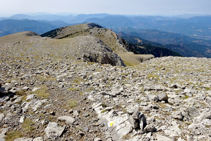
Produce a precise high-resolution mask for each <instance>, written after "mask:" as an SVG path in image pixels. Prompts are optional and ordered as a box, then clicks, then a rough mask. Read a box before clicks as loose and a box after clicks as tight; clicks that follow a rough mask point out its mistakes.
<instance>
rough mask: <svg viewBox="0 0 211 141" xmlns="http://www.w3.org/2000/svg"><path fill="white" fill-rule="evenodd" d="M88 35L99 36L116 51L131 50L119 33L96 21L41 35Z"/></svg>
mask: <svg viewBox="0 0 211 141" xmlns="http://www.w3.org/2000/svg"><path fill="white" fill-rule="evenodd" d="M87 35H90V36H94V37H96V38H99V39H100V40H102V41H103V42H104V43H105V44H106V45H107V46H109V47H110V48H111V49H112V50H113V51H114V52H116V53H118V52H127V51H130V46H129V45H128V44H127V43H126V42H125V40H124V39H122V38H121V37H120V36H119V35H117V34H116V33H115V32H113V31H112V30H111V29H106V28H103V27H101V26H100V25H97V24H94V23H86V24H79V25H73V26H67V27H62V28H58V29H55V30H52V31H49V32H47V33H44V34H42V35H41V36H42V37H51V38H55V39H63V38H73V37H76V36H87Z"/></svg>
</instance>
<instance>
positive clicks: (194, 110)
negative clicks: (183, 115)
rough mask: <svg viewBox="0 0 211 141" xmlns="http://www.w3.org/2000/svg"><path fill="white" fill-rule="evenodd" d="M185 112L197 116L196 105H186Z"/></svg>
mask: <svg viewBox="0 0 211 141" xmlns="http://www.w3.org/2000/svg"><path fill="white" fill-rule="evenodd" d="M186 112H187V113H188V115H189V116H190V117H192V118H193V117H197V116H199V111H198V110H197V109H196V107H188V108H187V110H186Z"/></svg>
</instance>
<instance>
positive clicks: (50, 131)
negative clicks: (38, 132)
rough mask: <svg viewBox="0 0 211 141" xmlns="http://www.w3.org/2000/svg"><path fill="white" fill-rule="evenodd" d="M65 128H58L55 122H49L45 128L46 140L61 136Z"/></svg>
mask: <svg viewBox="0 0 211 141" xmlns="http://www.w3.org/2000/svg"><path fill="white" fill-rule="evenodd" d="M64 129H65V127H59V126H58V125H57V123H56V122H49V124H48V126H47V127H46V128H45V133H46V135H47V137H48V138H55V137H59V136H61V134H62V133H63V132H64Z"/></svg>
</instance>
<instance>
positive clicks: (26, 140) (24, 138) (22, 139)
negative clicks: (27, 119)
mask: <svg viewBox="0 0 211 141" xmlns="http://www.w3.org/2000/svg"><path fill="white" fill-rule="evenodd" d="M14 141H33V139H32V138H26V137H23V138H18V139H15V140H14Z"/></svg>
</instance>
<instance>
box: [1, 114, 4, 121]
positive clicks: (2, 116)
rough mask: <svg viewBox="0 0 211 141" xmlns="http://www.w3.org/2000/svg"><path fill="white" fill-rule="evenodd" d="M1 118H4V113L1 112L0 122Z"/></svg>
mask: <svg viewBox="0 0 211 141" xmlns="http://www.w3.org/2000/svg"><path fill="white" fill-rule="evenodd" d="M3 118H4V114H3V113H1V114H0V122H1V121H2V120H3Z"/></svg>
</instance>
